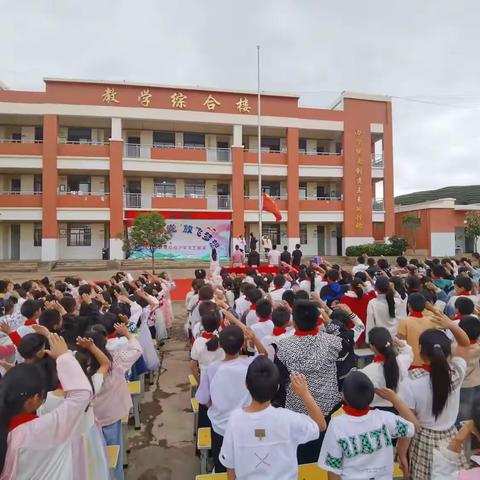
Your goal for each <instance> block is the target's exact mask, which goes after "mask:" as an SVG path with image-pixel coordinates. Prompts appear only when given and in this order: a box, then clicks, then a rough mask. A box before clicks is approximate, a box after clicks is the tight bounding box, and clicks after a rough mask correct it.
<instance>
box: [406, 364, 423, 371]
mask: <svg viewBox="0 0 480 480" xmlns="http://www.w3.org/2000/svg"><path fill="white" fill-rule="evenodd" d="M417 368H423V365H410V366H409V367H408V370H409V371H410V370H415V369H417Z"/></svg>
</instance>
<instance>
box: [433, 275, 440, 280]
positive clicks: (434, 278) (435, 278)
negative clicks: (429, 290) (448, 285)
mask: <svg viewBox="0 0 480 480" xmlns="http://www.w3.org/2000/svg"><path fill="white" fill-rule="evenodd" d="M441 279H442V277H435V276H434V275H432V280H441Z"/></svg>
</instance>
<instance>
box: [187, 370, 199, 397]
mask: <svg viewBox="0 0 480 480" xmlns="http://www.w3.org/2000/svg"><path fill="white" fill-rule="evenodd" d="M188 381H189V383H190V396H191V397H194V396H195V393H196V392H197V388H198V382H197V379H196V378H195V377H194V376H193V374H192V373H191V374H190V375H189V376H188Z"/></svg>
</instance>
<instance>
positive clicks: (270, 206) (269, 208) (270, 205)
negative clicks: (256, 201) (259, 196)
mask: <svg viewBox="0 0 480 480" xmlns="http://www.w3.org/2000/svg"><path fill="white" fill-rule="evenodd" d="M262 203H263V209H262V210H264V211H265V212H270V213H273V215H274V216H275V221H276V222H279V221H280V220H281V219H282V214H281V213H280V209H279V208H278V206H277V204H276V203H275V200H273V198H272V197H271V196H270V195H267V194H266V193H265V192H263V202H262Z"/></svg>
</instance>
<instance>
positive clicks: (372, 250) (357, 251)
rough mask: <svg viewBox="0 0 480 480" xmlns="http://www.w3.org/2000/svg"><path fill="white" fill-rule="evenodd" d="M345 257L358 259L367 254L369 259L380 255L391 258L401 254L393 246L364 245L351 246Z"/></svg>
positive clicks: (383, 244) (384, 244) (386, 244)
mask: <svg viewBox="0 0 480 480" xmlns="http://www.w3.org/2000/svg"><path fill="white" fill-rule="evenodd" d="M345 253H346V255H347V256H349V257H358V256H360V255H363V254H364V253H365V254H367V255H368V256H369V257H380V256H381V255H383V256H385V257H392V256H396V255H401V254H402V252H399V251H398V250H397V249H396V248H394V246H393V245H390V244H388V243H367V244H366V245H352V246H351V247H347V250H346V252H345Z"/></svg>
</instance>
